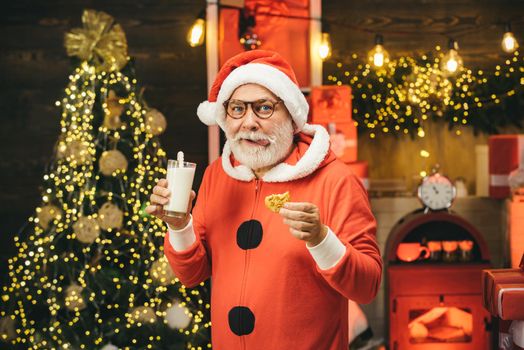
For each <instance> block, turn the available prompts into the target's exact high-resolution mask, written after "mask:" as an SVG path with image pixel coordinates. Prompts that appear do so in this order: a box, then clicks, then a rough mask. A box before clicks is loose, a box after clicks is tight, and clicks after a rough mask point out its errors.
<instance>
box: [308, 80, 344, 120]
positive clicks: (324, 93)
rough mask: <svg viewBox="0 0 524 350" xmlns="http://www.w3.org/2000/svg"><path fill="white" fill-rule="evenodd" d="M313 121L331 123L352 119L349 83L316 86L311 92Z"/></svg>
mask: <svg viewBox="0 0 524 350" xmlns="http://www.w3.org/2000/svg"><path fill="white" fill-rule="evenodd" d="M310 107H311V122H312V123H314V124H329V123H333V122H334V123H339V122H350V121H351V88H350V87H349V86H348V85H329V86H315V87H313V88H312V89H311V94H310Z"/></svg>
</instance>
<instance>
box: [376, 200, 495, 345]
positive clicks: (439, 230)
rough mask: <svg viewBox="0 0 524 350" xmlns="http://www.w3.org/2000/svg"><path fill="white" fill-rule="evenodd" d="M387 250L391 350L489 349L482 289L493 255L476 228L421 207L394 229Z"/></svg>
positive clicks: (445, 212) (451, 215)
mask: <svg viewBox="0 0 524 350" xmlns="http://www.w3.org/2000/svg"><path fill="white" fill-rule="evenodd" d="M385 254H386V256H385V261H386V266H387V267H386V268H387V276H386V289H387V293H388V297H387V299H386V304H387V305H386V308H387V312H388V315H389V319H388V321H389V327H388V336H389V349H390V350H419V349H420V350H487V349H489V347H490V332H489V329H490V325H491V316H490V315H489V314H488V313H487V312H486V311H485V310H484V308H483V304H482V287H481V272H482V270H483V269H486V268H490V262H489V253H488V248H487V245H486V242H485V241H484V239H483V238H482V235H481V234H480V233H479V232H478V231H477V230H476V229H475V227H473V226H472V225H471V224H470V223H468V222H467V221H466V220H465V219H463V218H461V217H460V216H458V215H456V214H453V213H452V212H447V211H441V212H429V213H424V212H423V211H422V210H417V211H415V212H413V213H411V214H409V215H407V216H405V217H404V218H403V219H401V220H400V221H399V222H397V224H396V225H395V226H394V227H393V229H392V231H391V233H390V235H389V237H388V242H387V244H386V252H385Z"/></svg>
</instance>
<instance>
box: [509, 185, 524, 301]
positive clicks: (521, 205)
mask: <svg viewBox="0 0 524 350" xmlns="http://www.w3.org/2000/svg"><path fill="white" fill-rule="evenodd" d="M508 231H509V250H510V258H511V267H512V268H517V267H518V266H519V262H520V257H521V255H522V252H524V196H522V195H514V196H513V198H512V200H511V201H510V202H508ZM523 307H524V306H523Z"/></svg>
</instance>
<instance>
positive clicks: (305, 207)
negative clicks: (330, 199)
mask: <svg viewBox="0 0 524 350" xmlns="http://www.w3.org/2000/svg"><path fill="white" fill-rule="evenodd" d="M279 214H280V215H281V216H282V217H283V218H284V224H286V225H288V226H289V232H291V234H292V235H293V236H295V237H296V238H298V239H300V240H303V241H306V242H307V243H308V246H310V247H314V246H316V245H317V244H319V243H320V242H322V240H323V239H324V238H325V237H326V235H327V227H326V226H324V225H323V224H322V223H321V222H320V213H319V210H318V207H317V206H316V205H314V204H311V203H305V202H304V203H293V202H287V203H286V204H284V206H283V207H282V208H281V209H280V212H279Z"/></svg>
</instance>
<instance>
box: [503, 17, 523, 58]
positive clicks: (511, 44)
mask: <svg viewBox="0 0 524 350" xmlns="http://www.w3.org/2000/svg"><path fill="white" fill-rule="evenodd" d="M504 32H505V33H504V36H503V37H502V50H504V51H505V52H507V53H512V52H514V51H515V50H516V49H518V48H519V43H518V42H517V39H515V36H514V35H513V33H512V32H511V25H510V24H509V23H508V24H506V28H505V30H504Z"/></svg>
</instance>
